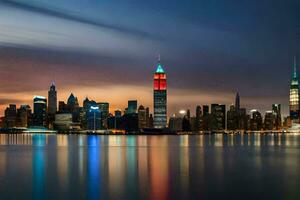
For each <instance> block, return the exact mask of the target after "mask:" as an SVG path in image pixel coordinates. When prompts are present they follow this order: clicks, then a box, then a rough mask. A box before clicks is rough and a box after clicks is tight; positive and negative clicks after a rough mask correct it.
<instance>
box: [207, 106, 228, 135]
mask: <svg viewBox="0 0 300 200" xmlns="http://www.w3.org/2000/svg"><path fill="white" fill-rule="evenodd" d="M225 118H226V106H225V105H220V104H211V120H210V130H225Z"/></svg>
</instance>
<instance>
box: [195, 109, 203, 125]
mask: <svg viewBox="0 0 300 200" xmlns="http://www.w3.org/2000/svg"><path fill="white" fill-rule="evenodd" d="M202 129H203V114H202V109H201V106H197V107H196V121H195V130H196V131H201V130H202Z"/></svg>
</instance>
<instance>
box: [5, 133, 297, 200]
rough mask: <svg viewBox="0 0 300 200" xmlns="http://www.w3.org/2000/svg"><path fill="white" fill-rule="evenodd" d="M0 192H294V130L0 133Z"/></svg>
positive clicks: (282, 195)
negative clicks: (189, 133) (261, 132)
mask: <svg viewBox="0 0 300 200" xmlns="http://www.w3.org/2000/svg"><path fill="white" fill-rule="evenodd" d="M0 198H1V199H130V200H131V199H221V198H222V199H300V134H291V135H284V134H268V135H259V134H253V135H235V136H233V135H205V136H203V135H201V136H195V135H194V136H187V135H184V136H84V135H82V136H76V135H69V136H68V135H34V134H23V135H5V134H0Z"/></svg>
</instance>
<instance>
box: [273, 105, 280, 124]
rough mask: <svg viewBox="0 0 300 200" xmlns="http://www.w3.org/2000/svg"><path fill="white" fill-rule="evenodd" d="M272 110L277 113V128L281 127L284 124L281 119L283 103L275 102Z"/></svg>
mask: <svg viewBox="0 0 300 200" xmlns="http://www.w3.org/2000/svg"><path fill="white" fill-rule="evenodd" d="M272 111H273V113H274V115H275V128H276V129H280V128H281V126H282V121H281V105H280V104H273V105H272Z"/></svg>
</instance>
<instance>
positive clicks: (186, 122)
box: [182, 112, 192, 132]
mask: <svg viewBox="0 0 300 200" xmlns="http://www.w3.org/2000/svg"><path fill="white" fill-rule="evenodd" d="M187 113H189V112H187ZM182 131H185V132H190V131H192V126H191V118H190V117H189V115H188V114H187V115H185V116H184V117H183V119H182Z"/></svg>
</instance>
